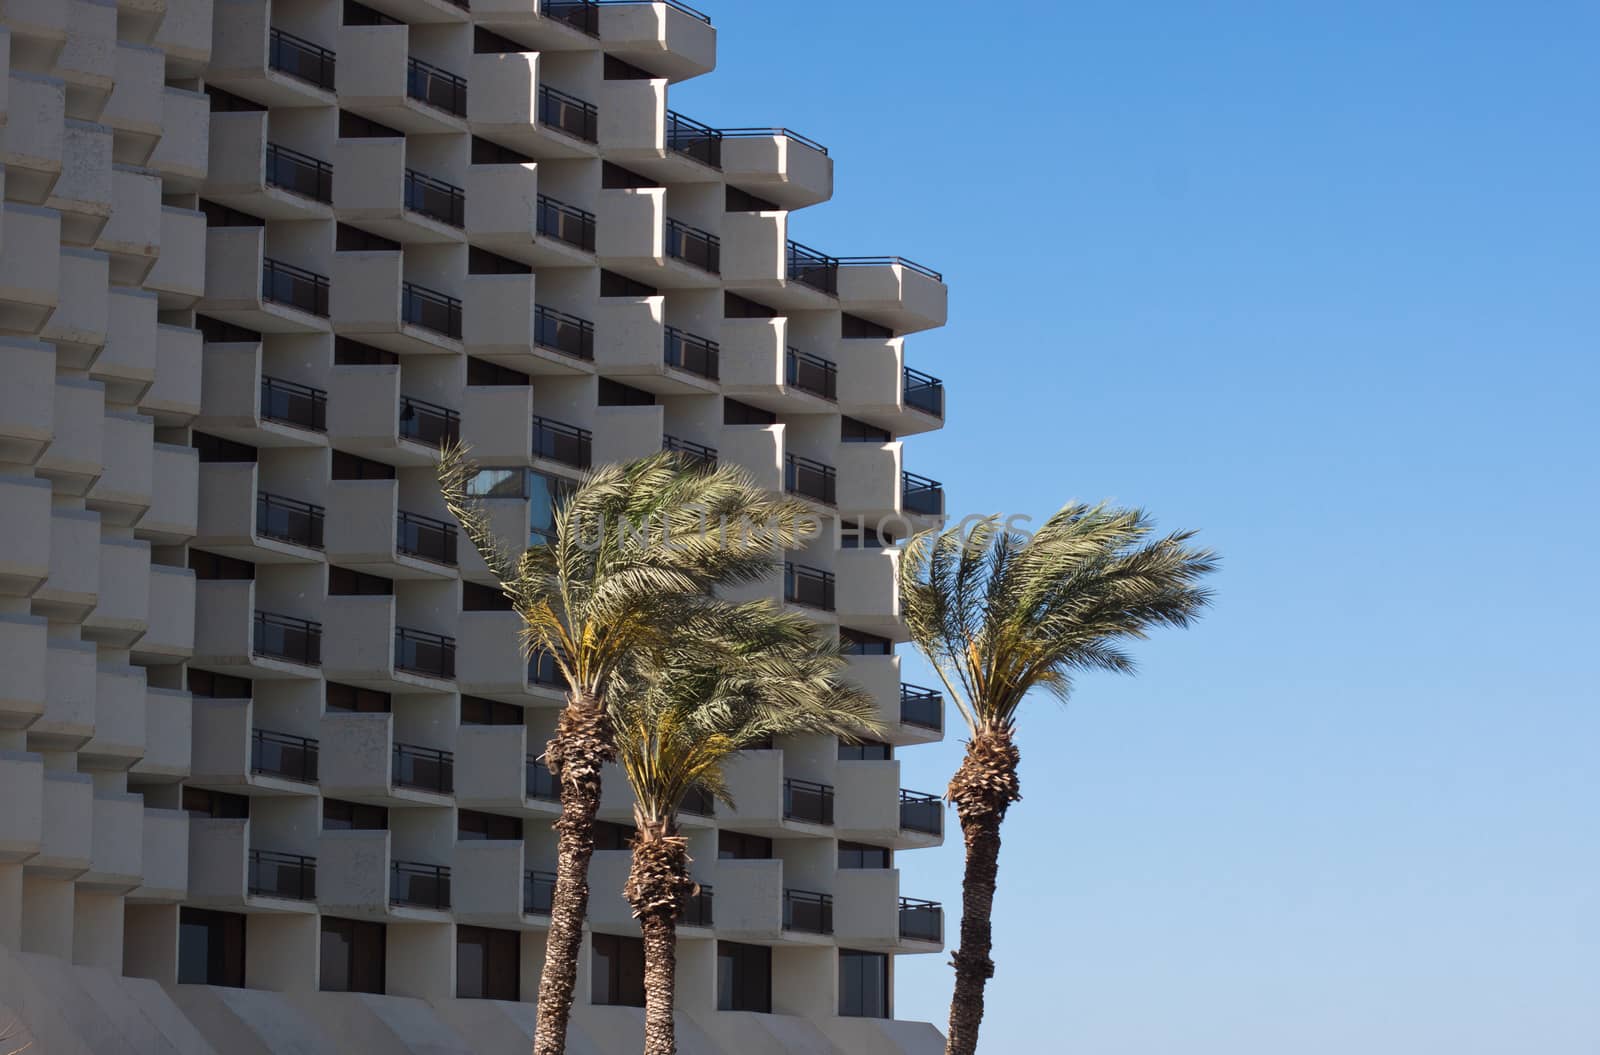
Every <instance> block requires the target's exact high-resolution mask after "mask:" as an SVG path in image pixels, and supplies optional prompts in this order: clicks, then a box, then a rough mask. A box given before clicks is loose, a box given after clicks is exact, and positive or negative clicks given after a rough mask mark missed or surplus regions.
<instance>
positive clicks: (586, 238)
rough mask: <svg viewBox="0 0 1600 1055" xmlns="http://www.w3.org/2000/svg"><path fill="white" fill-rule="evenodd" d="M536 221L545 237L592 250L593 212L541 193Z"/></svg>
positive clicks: (588, 250)
mask: <svg viewBox="0 0 1600 1055" xmlns="http://www.w3.org/2000/svg"><path fill="white" fill-rule="evenodd" d="M538 223H539V233H540V234H542V235H544V236H545V237H547V238H554V239H556V240H557V241H561V242H565V243H567V244H568V245H573V246H577V247H578V248H579V249H582V250H585V251H587V252H590V253H592V252H594V213H592V212H589V211H588V210H587V209H580V208H578V207H577V206H576V205H568V204H567V203H566V202H564V201H559V200H557V199H555V198H552V197H550V196H549V195H548V194H541V195H539V217H538Z"/></svg>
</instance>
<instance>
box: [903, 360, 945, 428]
mask: <svg viewBox="0 0 1600 1055" xmlns="http://www.w3.org/2000/svg"><path fill="white" fill-rule="evenodd" d="M902 392H903V393H904V397H903V398H904V399H905V405H906V406H908V407H911V408H912V409H914V410H920V411H922V413H924V414H928V415H930V416H932V417H935V418H938V419H939V420H940V421H943V420H944V382H943V381H941V380H939V379H938V378H937V377H934V376H933V375H932V374H925V373H923V372H922V371H921V370H913V369H911V367H909V366H908V367H906V368H905V381H904V385H903V387H902Z"/></svg>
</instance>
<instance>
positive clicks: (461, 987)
mask: <svg viewBox="0 0 1600 1055" xmlns="http://www.w3.org/2000/svg"><path fill="white" fill-rule="evenodd" d="M456 996H458V997H460V998H461V999H463V1000H520V999H522V935H521V934H518V933H517V932H516V931H514V930H491V929H490V928H488V927H457V928H456Z"/></svg>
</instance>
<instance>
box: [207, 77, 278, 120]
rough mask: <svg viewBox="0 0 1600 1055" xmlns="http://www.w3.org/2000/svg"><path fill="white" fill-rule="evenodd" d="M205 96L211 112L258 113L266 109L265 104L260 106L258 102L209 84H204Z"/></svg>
mask: <svg viewBox="0 0 1600 1055" xmlns="http://www.w3.org/2000/svg"><path fill="white" fill-rule="evenodd" d="M206 96H207V97H208V98H209V99H210V102H211V112H212V113H214V114H215V113H240V112H248V113H260V112H261V111H263V110H265V109H266V107H265V106H262V105H261V104H260V103H258V102H254V101H252V100H250V99H246V98H245V97H244V96H242V95H235V94H233V93H232V92H225V91H223V90H222V89H221V88H215V87H212V86H211V85H209V84H208V85H206Z"/></svg>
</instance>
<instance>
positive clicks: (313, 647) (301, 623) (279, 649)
mask: <svg viewBox="0 0 1600 1055" xmlns="http://www.w3.org/2000/svg"><path fill="white" fill-rule="evenodd" d="M251 642H252V643H251V646H250V648H251V651H252V652H254V653H255V654H256V655H258V656H268V657H270V658H272V659H286V660H289V661H290V662H292V663H304V664H305V665H307V666H311V667H316V666H320V665H321V664H322V624H321V623H314V622H312V621H311V620H309V619H296V618H295V617H293V616H288V615H276V614H274V613H272V612H262V611H257V612H256V615H255V626H254V630H253V634H252V637H251Z"/></svg>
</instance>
